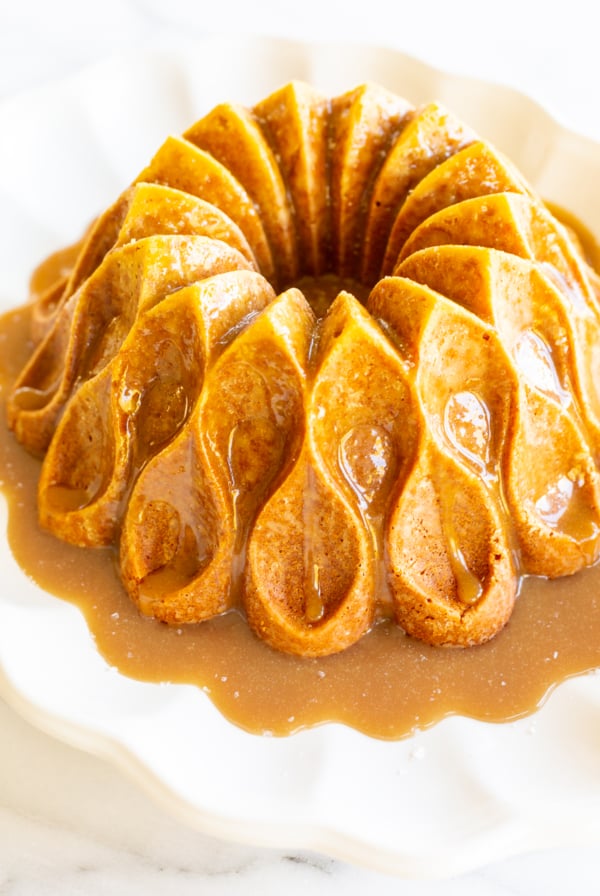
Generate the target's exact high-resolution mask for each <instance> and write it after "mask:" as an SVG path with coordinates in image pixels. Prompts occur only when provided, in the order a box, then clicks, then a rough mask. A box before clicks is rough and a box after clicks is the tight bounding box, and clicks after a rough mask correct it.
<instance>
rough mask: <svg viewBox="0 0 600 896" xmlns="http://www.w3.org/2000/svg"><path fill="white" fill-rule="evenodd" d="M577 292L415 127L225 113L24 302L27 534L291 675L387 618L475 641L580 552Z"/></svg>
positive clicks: (586, 394)
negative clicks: (527, 579) (29, 467)
mask: <svg viewBox="0 0 600 896" xmlns="http://www.w3.org/2000/svg"><path fill="white" fill-rule="evenodd" d="M315 278H316V279H315ZM599 282H600V281H599V280H598V277H597V275H596V274H595V273H594V272H593V271H592V270H591V268H590V267H589V265H588V264H587V263H586V261H584V259H583V258H582V254H581V248H580V246H579V245H578V244H577V241H574V240H573V239H572V237H571V235H570V234H569V232H568V231H567V230H566V229H565V228H564V227H563V226H562V225H560V224H559V223H558V222H557V220H556V219H555V218H554V217H553V216H552V215H551V214H550V212H549V211H548V209H547V208H546V207H545V206H544V205H543V203H542V202H541V201H540V199H539V198H538V197H537V196H536V195H535V193H534V192H533V191H532V189H531V187H530V186H529V185H528V183H527V182H526V181H525V179H524V178H523V177H522V175H521V174H520V173H519V172H518V171H516V170H515V169H514V167H513V166H512V164H511V163H510V162H509V161H508V160H506V159H505V158H504V157H503V156H502V155H501V154H500V153H498V152H497V151H496V150H495V149H494V148H493V147H491V146H489V145H488V144H487V143H485V142H484V141H482V140H481V139H480V138H479V137H478V136H477V135H476V134H475V133H474V132H473V131H471V130H470V129H469V128H468V127H466V126H465V125H464V124H462V123H461V122H460V121H458V120H456V119H455V118H454V117H453V116H452V115H451V114H450V113H448V112H447V111H446V110H445V109H443V108H442V107H441V106H439V105H438V104H435V103H433V104H430V105H428V106H425V107H423V108H414V107H412V106H411V105H410V104H409V103H408V102H406V101H405V100H403V99H401V98H399V97H396V96H394V95H392V94H390V93H389V92H388V91H386V90H384V89H383V88H381V87H378V86H376V85H363V86H361V87H358V88H356V89H355V90H352V91H350V92H348V93H346V94H343V95H341V96H338V97H334V98H332V99H330V98H328V97H325V96H323V95H321V94H320V93H318V92H317V91H316V90H314V89H312V88H310V87H308V86H307V85H304V84H300V83H292V84H289V85H286V86H284V87H282V88H281V89H280V90H278V91H276V92H275V93H273V94H272V95H271V96H269V97H267V98H266V99H264V100H262V101H261V102H259V103H258V104H257V105H256V106H255V107H254V108H252V109H245V108H242V107H240V106H236V105H232V104H222V105H221V106H218V107H216V108H215V109H214V110H213V111H212V112H211V113H209V114H208V115H207V116H206V117H205V118H203V119H201V120H200V121H199V122H197V123H196V124H194V125H193V126H192V127H191V128H189V129H188V131H186V133H185V134H184V135H183V137H169V138H168V139H167V140H166V141H165V143H164V144H163V146H162V147H161V148H160V149H159V150H158V152H157V153H156V155H155V156H154V158H153V159H152V160H151V161H150V163H149V165H148V166H147V168H146V169H145V170H144V171H143V172H142V173H141V175H140V176H139V177H138V178H137V179H136V180H135V182H134V183H133V184H132V186H131V187H129V188H128V189H127V190H126V191H125V192H124V193H123V194H122V195H121V196H120V197H119V198H118V199H117V200H116V202H115V203H114V204H113V205H112V206H111V207H110V208H109V209H108V210H107V211H106V212H105V213H104V214H103V215H102V216H101V217H100V218H99V219H98V220H97V221H96V223H95V224H94V225H93V226H92V227H91V228H90V230H89V231H88V233H87V235H86V237H85V239H84V240H83V242H82V244H81V249H80V251H79V255H78V257H77V259H76V261H75V263H74V265H73V267H72V270H71V272H70V274H68V275H67V276H66V277H63V279H61V280H60V281H59V282H58V283H57V284H55V285H54V286H52V287H51V288H50V289H49V290H48V291H47V292H46V293H45V294H43V295H42V296H41V297H40V298H39V300H38V302H37V305H36V308H35V312H34V317H33V321H34V323H33V337H34V340H35V342H36V347H35V350H34V352H33V354H32V357H31V359H30V361H29V363H28V364H27V366H26V367H25V368H24V370H23V371H22V373H21V375H20V377H19V379H18V381H17V383H16V385H15V388H14V390H13V391H12V394H11V395H10V396H9V400H8V416H9V421H10V424H11V426H12V428H13V429H14V431H15V433H16V435H17V437H18V438H19V439H20V440H21V441H22V442H23V444H24V445H25V446H26V447H27V448H28V449H29V450H30V451H32V452H34V453H37V454H42V455H43V454H45V458H44V462H43V466H42V474H41V477H40V485H39V511H40V518H41V521H42V524H43V525H44V526H45V527H47V528H48V529H50V530H51V531H53V532H54V533H55V534H57V535H59V536H60V537H61V538H64V539H66V540H69V541H72V542H74V543H76V544H82V545H99V544H115V545H118V546H119V552H120V569H121V574H122V578H123V582H124V585H125V587H126V589H127V590H128V592H129V593H130V595H131V597H132V598H133V600H134V601H135V602H136V603H137V605H138V606H139V608H140V610H141V611H142V612H143V613H147V614H150V615H153V616H156V617H157V618H158V619H162V620H164V621H166V622H169V623H174V624H179V623H184V622H186V623H188V622H199V621H201V620H204V619H207V618H210V617H211V616H214V615H215V614H219V613H223V612H225V611H227V610H228V609H230V608H231V607H234V606H236V607H242V608H243V609H244V610H245V612H246V615H247V617H248V620H249V623H250V625H251V626H252V627H253V629H254V630H255V631H256V632H257V634H258V635H259V636H260V637H262V638H264V639H265V640H266V641H267V642H268V643H269V644H271V645H272V646H273V647H275V648H277V649H280V650H284V651H288V652H291V653H297V654H300V655H304V656H321V655H324V654H328V653H333V652H335V651H339V650H343V649H344V648H346V647H349V646H350V645H352V644H354V643H355V642H356V641H357V640H358V639H359V638H360V637H361V636H362V635H363V634H364V633H365V632H366V631H367V630H368V629H369V628H370V627H371V626H372V625H373V624H374V622H376V621H377V620H379V619H380V618H390V617H393V618H395V619H396V620H397V621H398V623H399V624H400V625H401V626H402V627H403V628H404V629H405V630H406V631H407V632H408V633H409V634H410V635H413V636H415V637H418V638H422V639H424V640H426V641H428V642H429V643H432V644H440V645H446V644H451V645H460V646H468V645H471V644H477V643H481V642H483V641H486V640H488V639H489V638H491V637H493V636H494V635H495V634H496V633H497V632H498V631H499V630H500V629H501V628H502V626H503V625H505V623H506V621H507V620H508V618H509V617H510V613H511V610H512V607H513V603H514V600H515V596H516V594H517V592H518V588H519V577H520V576H521V575H523V574H526V573H534V574H539V575H544V576H559V575H565V574H569V573H571V572H574V571H575V570H577V569H580V568H581V567H582V566H583V565H585V564H588V563H591V562H593V561H594V560H596V559H597V557H598V555H599V553H600V485H599V482H598V469H597V466H596V459H597V458H598V456H600V394H599V387H598V386H597V383H599V382H600V348H599V346H600V341H599V339H598V333H599V323H600V320H599V318H600V310H599V309H600V306H599V302H600V288H599V287H598V283H599ZM331 283H334V284H336V289H335V291H334V293H333V294H331V295H330V296H329V295H328V294H327V290H328V289H329V287H330V286H331ZM297 284H301V285H302V289H303V290H304V292H301V291H299V289H298V288H294V287H295V285H297ZM341 285H345V286H346V287H347V291H345V290H344V289H340V286H341Z"/></svg>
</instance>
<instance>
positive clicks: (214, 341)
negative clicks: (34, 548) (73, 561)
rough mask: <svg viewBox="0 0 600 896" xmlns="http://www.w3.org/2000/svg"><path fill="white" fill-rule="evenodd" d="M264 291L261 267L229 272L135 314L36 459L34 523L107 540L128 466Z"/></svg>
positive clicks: (70, 537)
mask: <svg viewBox="0 0 600 896" xmlns="http://www.w3.org/2000/svg"><path fill="white" fill-rule="evenodd" d="M273 298H274V294H273V292H272V290H271V288H270V287H269V285H268V283H267V281H266V280H265V279H264V278H263V277H262V276H261V275H260V274H254V273H250V272H242V271H235V272H233V273H231V274H222V275H220V276H216V277H208V278H207V279H205V280H202V281H201V282H200V283H197V284H194V285H193V286H188V287H184V288H182V289H180V290H177V291H176V292H174V293H172V294H171V295H170V296H168V297H167V298H166V299H164V300H163V301H162V302H160V303H159V304H158V305H156V306H154V307H153V308H151V309H150V310H149V311H146V312H145V313H143V314H141V315H140V317H139V318H138V319H137V320H136V322H135V323H134V325H133V327H132V328H131V330H130V331H129V333H128V335H127V337H126V339H125V341H124V342H123V345H122V346H121V349H120V351H119V352H118V353H117V354H116V355H115V356H114V357H113V359H112V360H111V361H110V362H109V363H108V364H107V365H106V366H105V367H104V368H103V370H102V371H101V372H100V373H98V374H96V376H94V377H92V378H91V379H89V380H87V381H86V382H85V383H83V385H82V386H81V387H80V388H79V389H78V390H77V391H76V392H75V394H74V396H73V399H72V400H71V401H70V402H69V403H68V405H67V407H66V409H65V413H64V415H63V417H62V419H61V420H60V422H59V425H58V431H57V435H56V438H55V439H53V441H52V442H51V444H50V447H49V449H48V452H47V454H46V456H45V458H44V463H43V465H42V472H41V476H40V483H39V491H38V502H39V513H40V520H41V522H42V525H44V526H45V527H46V528H48V529H49V530H50V531H52V532H54V534H56V535H58V536H60V537H61V538H63V539H65V540H67V541H72V542H74V543H75V544H89V545H94V544H111V543H112V542H113V541H114V539H115V536H116V529H117V521H118V520H119V519H120V517H121V516H122V503H123V501H124V500H125V499H126V497H127V489H128V484H129V483H131V482H132V480H133V477H134V476H135V471H136V470H140V469H142V468H143V467H144V466H145V464H146V463H147V461H148V460H149V459H150V458H151V457H152V456H153V455H154V454H156V453H157V452H158V451H159V450H160V449H161V448H162V447H163V446H164V445H166V444H167V443H168V442H169V441H170V440H171V439H172V438H173V437H174V436H175V435H176V433H177V432H178V431H179V429H180V428H181V427H182V426H183V424H184V423H185V420H186V419H187V417H188V416H189V413H190V411H191V409H192V408H193V406H194V405H195V402H196V399H197V397H198V394H199V392H200V390H201V388H202V383H203V379H204V374H205V371H206V369H207V367H208V366H209V365H210V364H211V363H212V361H213V359H214V357H215V355H216V354H217V353H219V352H220V351H222V349H223V347H224V345H225V341H226V340H227V339H228V338H232V337H233V335H234V334H235V331H236V330H237V329H238V328H239V325H240V320H244V319H247V318H248V316H249V315H252V314H255V313H257V312H258V311H260V310H261V309H262V308H263V307H264V306H265V305H266V304H267V302H269V301H271V300H272V299H273Z"/></svg>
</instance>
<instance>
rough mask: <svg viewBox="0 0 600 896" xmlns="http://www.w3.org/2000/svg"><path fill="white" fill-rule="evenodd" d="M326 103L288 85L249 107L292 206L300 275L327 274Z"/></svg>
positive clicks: (305, 89) (305, 88)
mask: <svg viewBox="0 0 600 896" xmlns="http://www.w3.org/2000/svg"><path fill="white" fill-rule="evenodd" d="M329 108H330V104H329V100H328V99H327V98H326V97H324V96H322V95H321V94H320V93H318V91H316V90H314V88H312V87H310V86H309V85H308V84H303V83H302V82H300V81H293V82H291V83H290V84H287V85H285V86H284V87H282V88H281V89H280V90H278V91H276V92H275V93H272V94H270V95H269V96H268V97H266V99H264V100H262V101H261V102H260V103H257V104H256V106H254V114H255V116H256V118H257V120H258V121H259V122H260V125H261V127H262V129H263V131H264V133H265V137H266V138H267V140H268V141H269V143H270V145H271V146H272V148H273V152H274V153H275V156H276V158H277V162H278V164H279V169H280V171H281V175H282V177H283V180H284V183H285V184H286V185H287V189H288V191H289V197H290V201H291V203H292V205H293V211H294V220H295V227H296V238H297V246H298V257H299V259H302V260H303V264H302V267H303V270H304V273H305V274H307V275H309V276H318V275H320V274H324V273H326V272H327V271H328V270H330V265H331V262H330V258H331V246H330V233H331V222H330V201H329V195H328V191H327V190H326V189H324V188H323V187H324V184H326V183H327V178H328V174H327V170H328V164H329V162H328V145H329Z"/></svg>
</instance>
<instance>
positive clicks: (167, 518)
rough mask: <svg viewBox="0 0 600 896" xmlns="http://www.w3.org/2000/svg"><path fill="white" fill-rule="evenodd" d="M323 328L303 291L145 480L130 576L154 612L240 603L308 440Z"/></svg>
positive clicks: (264, 325) (205, 613)
mask: <svg viewBox="0 0 600 896" xmlns="http://www.w3.org/2000/svg"><path fill="white" fill-rule="evenodd" d="M263 282H264V283H265V287H266V288H270V287H268V284H266V282H265V281H263ZM312 325H313V317H312V312H311V311H310V308H309V306H308V304H307V303H306V301H305V299H304V297H303V296H302V294H301V293H300V292H299V291H298V290H289V291H287V292H285V293H283V294H282V295H280V296H278V297H277V298H276V299H275V300H274V301H272V302H271V303H270V304H269V305H268V306H267V307H266V308H265V310H264V311H262V312H261V313H260V314H259V315H258V317H256V318H255V319H254V320H252V321H251V322H250V323H249V325H248V326H247V327H246V328H245V329H244V330H243V331H242V332H241V333H240V334H239V335H238V336H237V337H236V338H235V339H234V340H233V342H231V343H230V344H229V345H228V346H227V348H226V349H225V350H224V352H223V353H222V354H221V355H220V356H219V358H218V359H217V361H216V362H215V364H214V365H213V366H212V367H211V368H210V369H209V370H208V371H207V373H206V375H205V378H204V383H203V386H202V390H201V392H200V395H199V398H198V400H197V403H196V405H195V407H194V410H193V411H192V412H191V413H190V415H189V418H188V420H187V422H186V424H185V425H184V427H183V429H182V430H181V432H180V433H179V434H178V435H177V436H176V438H175V439H173V441H172V442H171V443H170V444H169V445H167V447H166V448H164V449H163V450H162V451H161V453H160V454H159V455H157V456H156V457H155V458H154V459H153V460H152V461H150V462H149V463H148V464H147V465H146V467H145V468H144V469H143V470H142V472H141V473H140V475H139V477H138V479H137V480H136V483H135V486H134V488H133V491H132V494H131V497H130V500H129V502H128V507H127V511H126V513H125V515H124V519H123V531H122V536H121V569H122V574H123V577H124V581H125V583H126V584H127V586H128V590H129V591H130V593H131V594H132V596H133V598H134V600H136V602H137V603H138V606H139V607H140V609H141V611H142V612H144V613H146V614H149V615H153V616H156V617H157V618H160V619H163V620H164V621H167V622H177V623H180V622H189V621H198V620H199V619H203V618H208V617H210V616H213V615H214V614H215V613H220V612H223V611H224V610H226V609H227V608H228V607H230V606H232V605H233V603H234V602H235V601H236V595H237V592H238V590H239V584H240V579H241V575H242V573H243V567H244V554H245V542H246V539H247V533H248V530H249V528H250V526H251V524H252V521H253V519H254V517H255V515H256V513H257V511H258V508H259V506H260V505H261V503H262V502H264V501H265V500H266V498H267V497H268V495H269V492H270V490H271V488H272V487H273V484H274V483H275V482H276V481H277V479H278V478H279V476H280V475H281V474H282V470H283V469H284V468H285V467H286V466H287V465H288V464H289V455H290V453H291V454H292V456H293V454H294V452H295V450H296V447H295V446H296V445H297V443H298V441H299V433H298V420H299V418H300V416H301V410H302V397H303V381H304V379H305V376H306V374H305V368H306V361H307V357H308V351H309V347H310V340H311V335H312Z"/></svg>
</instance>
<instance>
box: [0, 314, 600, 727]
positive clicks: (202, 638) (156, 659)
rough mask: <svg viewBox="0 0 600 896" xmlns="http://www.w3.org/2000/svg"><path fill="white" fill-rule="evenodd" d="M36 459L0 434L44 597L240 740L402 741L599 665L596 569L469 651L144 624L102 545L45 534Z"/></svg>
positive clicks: (508, 710) (398, 639)
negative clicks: (317, 731) (286, 644)
mask: <svg viewBox="0 0 600 896" xmlns="http://www.w3.org/2000/svg"><path fill="white" fill-rule="evenodd" d="M28 327H29V309H27V308H26V309H21V310H18V311H15V312H12V313H10V314H8V315H6V316H5V317H4V318H3V319H2V320H1V321H0V381H1V383H0V385H1V389H2V395H0V401H1V402H2V404H3V395H4V394H5V390H6V387H7V385H8V384H9V383H10V382H11V380H12V379H13V378H14V376H15V375H16V373H17V371H18V370H19V369H20V367H21V365H22V363H23V361H24V360H25V358H26V357H27V354H28V351H29V347H28V345H27V333H28ZM39 468H40V463H39V461H38V460H36V459H34V458H32V457H30V456H29V455H27V454H26V453H25V452H24V451H23V449H22V448H21V447H20V446H19V445H18V444H17V443H16V441H15V440H14V438H13V436H12V434H11V433H9V432H8V431H7V428H6V423H5V421H4V416H3V418H2V425H1V429H0V485H1V488H2V491H3V492H4V494H5V496H6V498H7V500H8V502H9V505H10V522H9V533H8V537H9V541H10V545H11V548H12V550H13V553H14V555H15V557H16V559H17V561H18V562H19V564H20V565H21V566H22V567H23V568H24V569H26V571H27V572H28V573H29V574H30V575H31V576H32V577H33V579H34V580H35V581H36V582H37V583H38V584H39V585H40V586H41V587H42V588H44V589H45V590H47V591H49V592H51V593H52V594H57V595H59V596H60V597H62V598H63V599H66V600H68V601H71V602H73V603H75V604H76V605H77V606H79V607H80V609H81V610H82V612H83V613H84V615H85V618H86V620H87V623H88V625H89V627H90V630H91V632H92V633H93V636H94V638H95V641H96V644H97V646H98V649H99V650H100V652H101V653H102V655H103V656H104V657H105V658H106V660H107V662H108V663H110V664H111V665H113V666H115V667H117V668H118V669H119V670H120V671H121V672H122V673H123V674H125V675H129V676H132V677H134V678H139V679H143V680H149V681H173V682H186V683H193V684H195V685H197V686H199V687H201V688H202V689H203V690H204V691H205V692H206V693H207V694H209V695H210V698H211V699H212V700H213V701H214V703H215V704H216V706H217V707H218V708H219V709H220V711H221V712H222V713H223V714H224V715H225V716H226V717H227V718H229V719H231V720H232V721H233V722H234V723H236V724H238V725H240V726H242V727H243V728H246V729H247V730H250V731H253V732H257V733H261V732H272V733H274V734H286V733H289V732H292V731H294V730H297V729H298V728H301V727H305V726H310V725H314V724H319V723H322V722H325V721H340V722H343V723H345V724H348V725H351V726H353V727H355V728H358V729H359V730H361V731H363V732H365V733H368V734H370V735H373V736H376V737H383V738H398V737H402V736H404V735H406V734H409V733H410V732H411V731H412V730H414V729H415V728H422V727H425V726H427V725H430V724H432V723H434V722H435V721H437V720H439V719H441V718H443V717H444V716H446V715H449V714H453V713H460V714H463V715H469V716H473V717H476V718H480V719H487V720H492V721H503V720H508V719H512V718H515V717H518V716H521V715H524V714H527V713H530V712H532V711H534V710H535V709H536V708H537V707H538V706H539V705H540V702H541V701H542V700H543V698H544V696H545V695H546V694H547V693H548V692H549V690H550V689H551V688H552V687H553V686H554V685H555V684H556V683H558V682H560V681H562V680H564V679H565V678H567V677H570V676H572V675H576V674H581V673H584V672H586V671H588V670H592V669H594V668H596V667H598V666H600V568H598V567H594V568H591V569H588V570H586V571H584V572H583V573H580V574H578V575H576V576H573V577H569V578H563V579H559V580H557V581H555V582H552V583H550V582H547V581H545V580H541V579H535V578H529V579H526V580H525V582H524V585H523V588H522V592H521V595H520V597H519V599H518V601H517V605H516V609H515V611H514V613H513V616H512V618H511V620H510V623H509V624H508V626H507V627H506V628H505V630H504V631H503V632H501V634H500V635H498V636H497V637H496V638H495V639H494V640H493V641H492V642H490V643H488V644H485V645H483V646H481V647H475V648H470V649H468V650H460V649H444V648H433V647H427V646H426V645H423V644H421V643H420V642H418V641H415V640H412V639H410V638H408V637H407V636H406V635H404V634H403V632H402V631H401V630H400V629H399V628H398V627H397V626H395V625H393V624H391V623H389V622H387V621H382V622H381V623H379V624H378V625H376V626H375V627H374V628H373V630H372V631H371V632H370V633H369V634H368V635H367V636H366V637H364V638H363V639H362V640H361V641H360V642H359V643H358V644H357V645H355V646H354V647H352V648H350V649H348V650H346V651H344V652H343V653H341V654H338V655H335V656H331V657H327V658H324V659H323V658H322V659H299V658H297V657H292V656H288V655H284V654H281V653H277V652H275V651H273V650H272V649H271V648H269V647H267V646H266V645H265V644H264V643H263V642H261V641H259V640H258V639H257V638H256V637H255V636H254V635H253V634H252V633H251V632H250V630H249V628H248V626H247V625H246V622H245V620H244V619H243V618H242V616H241V615H240V614H239V613H237V612H230V613H228V614H226V615H225V616H222V617H219V618H217V619H215V620H212V621H210V622H205V623H203V624H201V625H195V626H183V627H181V628H170V627H167V626H166V625H164V624H162V623H159V622H155V621H154V620H150V619H147V618H143V617H142V616H141V615H140V614H139V613H138V611H137V610H136V608H135V607H134V606H133V604H132V603H131V602H130V600H129V599H128V598H127V596H126V595H125V593H124V591H123V589H122V587H121V585H120V582H119V580H118V576H117V574H116V564H115V558H114V555H113V554H112V552H111V551H110V550H108V549H106V550H104V549H83V548H75V547H72V546H69V545H67V544H64V543H62V542H60V541H58V540H56V539H55V538H54V537H53V536H51V535H49V534H48V533H46V532H44V531H42V530H41V529H40V527H39V526H38V523H37V518H36V501H35V492H36V485H37V478H38V475H39Z"/></svg>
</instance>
